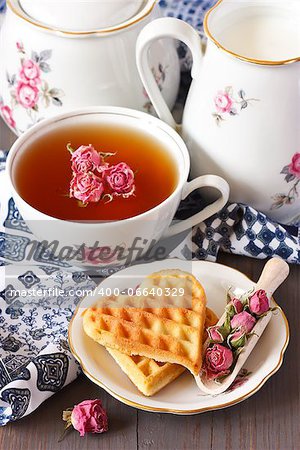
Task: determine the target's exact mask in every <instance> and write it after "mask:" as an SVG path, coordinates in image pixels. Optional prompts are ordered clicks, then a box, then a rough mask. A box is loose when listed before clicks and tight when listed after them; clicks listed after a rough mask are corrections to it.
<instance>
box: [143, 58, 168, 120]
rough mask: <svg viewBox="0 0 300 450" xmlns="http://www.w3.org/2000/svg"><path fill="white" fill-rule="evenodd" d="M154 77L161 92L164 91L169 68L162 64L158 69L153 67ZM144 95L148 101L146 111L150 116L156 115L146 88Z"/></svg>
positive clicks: (145, 104) (145, 105)
mask: <svg viewBox="0 0 300 450" xmlns="http://www.w3.org/2000/svg"><path fill="white" fill-rule="evenodd" d="M151 71H152V73H153V76H154V78H155V81H156V83H157V86H158V88H159V90H160V91H162V90H163V85H164V82H165V79H166V72H167V67H163V65H162V64H158V67H157V69H155V68H154V67H152V69H151ZM143 95H144V97H145V98H146V99H147V101H146V103H144V105H143V108H144V110H145V111H146V112H147V113H148V114H153V113H154V109H153V105H152V103H151V101H150V99H149V96H148V94H147V91H146V89H145V88H143Z"/></svg>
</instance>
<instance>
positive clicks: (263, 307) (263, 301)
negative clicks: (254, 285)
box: [249, 289, 270, 316]
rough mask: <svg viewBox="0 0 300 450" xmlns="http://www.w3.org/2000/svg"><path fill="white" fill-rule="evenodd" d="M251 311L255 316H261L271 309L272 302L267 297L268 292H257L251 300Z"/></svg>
mask: <svg viewBox="0 0 300 450" xmlns="http://www.w3.org/2000/svg"><path fill="white" fill-rule="evenodd" d="M249 309H250V311H251V312H252V313H253V314H256V315H257V316H260V315H262V314H264V313H266V312H267V311H269V309H270V301H269V299H268V297H267V294H266V291H263V290H262V289H260V290H259V291H256V292H255V293H254V294H253V295H252V296H251V297H250V300H249Z"/></svg>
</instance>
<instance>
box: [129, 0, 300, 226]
mask: <svg viewBox="0 0 300 450" xmlns="http://www.w3.org/2000/svg"><path fill="white" fill-rule="evenodd" d="M299 23H300V2H299V1H297V0H290V1H288V2H278V1H272V0H256V1H255V2H253V1H245V0H234V1H233V0H220V1H219V2H218V3H217V5H215V6H214V8H212V9H211V10H210V11H209V12H208V13H207V15H206V17H205V21H204V29H205V32H206V35H207V37H208V44H207V49H206V54H205V55H204V57H203V54H202V47H201V42H200V38H199V36H198V34H197V32H196V31H195V30H194V29H193V28H192V27H190V26H189V25H188V24H186V23H184V22H182V21H179V20H177V19H171V18H165V19H158V20H157V21H154V22H152V23H151V24H149V25H148V26H146V27H145V28H144V30H143V31H142V32H141V34H140V36H139V39H138V42H137V63H138V68H139V72H140V75H141V78H142V80H143V83H144V86H145V88H146V91H147V93H148V95H149V97H150V98H151V101H152V103H153V105H154V107H155V109H156V111H157V113H158V115H159V117H160V118H161V119H163V120H164V121H166V122H167V123H168V124H170V125H171V126H173V127H176V126H177V125H176V123H175V121H174V119H173V117H172V115H171V113H170V111H169V109H168V107H167V105H166V103H165V102H164V100H163V99H162V97H161V95H160V93H159V91H158V89H157V86H156V83H155V82H154V79H153V76H152V73H151V70H150V68H149V66H148V64H147V52H148V50H149V47H150V44H152V43H153V42H155V41H156V40H157V39H161V38H163V37H173V38H175V39H180V40H181V41H183V42H184V43H186V44H187V45H188V46H189V47H190V49H191V52H192V56H193V68H192V77H193V81H192V85H191V88H190V91H189V95H188V98H187V102H186V106H185V110H184V115H183V123H182V129H181V131H182V135H183V138H184V139H185V140H186V143H187V145H188V148H189V151H190V155H191V170H192V176H198V175H201V174H202V173H213V174H218V175H220V176H222V177H223V178H225V179H226V180H227V181H228V182H229V184H230V192H231V196H230V198H231V201H234V202H242V203H246V204H250V205H252V206H254V207H256V208H257V209H258V210H261V211H263V212H264V213H266V214H267V215H269V216H270V217H271V218H274V219H276V220H277V221H280V222H282V223H285V224H293V223H300V184H299V183H300V126H299V124H300V89H299V86H300V27H299ZM251 226H252V225H251V224H249V227H251ZM253 233H254V232H253ZM254 234H255V233H254Z"/></svg>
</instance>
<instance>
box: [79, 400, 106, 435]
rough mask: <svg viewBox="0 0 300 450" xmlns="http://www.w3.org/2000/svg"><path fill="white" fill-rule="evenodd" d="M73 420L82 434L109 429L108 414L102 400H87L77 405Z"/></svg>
mask: <svg viewBox="0 0 300 450" xmlns="http://www.w3.org/2000/svg"><path fill="white" fill-rule="evenodd" d="M71 422H72V425H73V427H74V428H75V430H77V431H79V433H80V436H84V435H85V433H103V432H104V431H107V430H108V420H107V414H106V411H105V409H103V408H102V403H101V401H100V400H85V401H83V402H81V403H79V404H78V405H75V406H74V408H73V411H72V414H71Z"/></svg>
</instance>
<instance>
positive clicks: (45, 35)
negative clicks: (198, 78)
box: [0, 0, 180, 135]
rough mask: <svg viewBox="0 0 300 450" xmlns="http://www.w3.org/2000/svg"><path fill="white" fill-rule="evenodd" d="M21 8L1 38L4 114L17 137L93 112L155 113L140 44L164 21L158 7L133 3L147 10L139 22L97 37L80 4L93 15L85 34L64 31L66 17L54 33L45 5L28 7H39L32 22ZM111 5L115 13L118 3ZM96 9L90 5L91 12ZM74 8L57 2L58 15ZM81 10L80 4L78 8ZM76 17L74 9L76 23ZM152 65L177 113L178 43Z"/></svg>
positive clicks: (163, 46)
mask: <svg viewBox="0 0 300 450" xmlns="http://www.w3.org/2000/svg"><path fill="white" fill-rule="evenodd" d="M19 1H21V0H8V1H7V12H6V15H5V19H4V22H3V25H2V27H1V31H0V54H1V64H0V114H1V115H2V117H3V119H4V120H5V122H6V123H7V125H9V126H10V128H11V129H12V130H13V131H14V132H15V133H16V134H17V135H20V134H21V133H22V132H24V131H26V130H27V129H28V128H29V127H30V126H32V125H34V124H35V123H37V122H39V121H40V120H42V119H45V118H48V117H52V116H54V115H56V114H59V113H61V112H64V111H69V110H72V109H76V108H81V107H86V106H101V105H114V106H124V107H129V108H134V109H139V110H142V111H146V112H151V111H152V105H151V102H150V100H149V97H148V95H147V93H146V91H145V89H144V88H143V85H142V83H141V80H140V78H139V75H138V71H137V68H136V62H135V44H136V40H137V36H138V34H139V32H140V31H141V29H142V28H143V26H145V25H146V24H147V23H149V22H151V21H152V20H153V19H155V18H157V17H159V16H160V9H159V6H158V5H157V4H156V0H143V1H141V2H140V1H139V0H136V1H132V2H129V6H130V3H133V6H134V5H135V6H136V5H137V3H140V4H141V5H140V7H138V9H137V11H136V12H135V13H134V14H133V15H131V16H130V14H131V12H130V11H129V12H128V11H127V12H126V15H125V16H124V20H122V21H120V22H118V23H115V24H114V25H111V26H106V27H100V28H97V29H95V27H94V26H93V27H91V25H93V24H92V23H91V21H93V19H94V18H95V14H93V8H92V9H91V8H88V7H87V6H86V7H84V6H85V4H84V3H82V2H80V3H79V4H78V2H77V3H76V5H77V6H78V8H79V7H80V8H82V7H84V11H85V13H84V14H82V15H81V17H80V18H81V27H80V29H76V28H75V29H74V27H72V29H69V28H64V25H66V24H65V21H64V20H63V18H64V17H65V14H59V15H58V16H59V17H60V20H58V18H59V17H56V25H55V26H54V25H53V22H52V20H54V19H51V17H52V16H49V15H48V14H47V8H40V9H38V11H36V7H38V8H39V3H40V2H37V1H35V2H25V3H26V5H25V6H26V7H27V8H28V7H29V3H30V4H31V9H30V12H31V13H32V14H33V16H32V15H29V14H28V13H27V12H26V11H25V10H24V9H23V8H22V6H21V4H20V2H19ZM116 1H117V0H116ZM118 2H119V1H117V3H118ZM23 3H24V2H23ZM48 3H49V4H50V3H51V2H48ZM104 3H105V2H104ZM107 3H108V4H111V6H114V5H115V2H114V1H113V2H107ZM119 3H122V2H121V1H120V2H119ZM123 3H124V4H126V7H127V6H128V4H127V2H123ZM95 4H96V3H95V2H90V3H89V6H93V7H94V6H95ZM68 5H69V7H71V3H70V1H68V2H67V1H66V0H65V1H64V2H57V3H56V6H55V5H53V11H54V10H55V11H56V9H57V8H58V9H59V8H64V7H65V8H67V6H68ZM76 5H75V3H74V2H73V3H72V8H73V7H74V8H75V6H76ZM101 5H102V3H101ZM25 6H24V7H25ZM77 6H76V8H77ZM98 6H99V4H98ZM55 8H56V9H55ZM99 9H100V6H99ZM119 11H120V9H119ZM73 13H74V14H73ZM128 13H129V16H130V17H128ZM34 14H36V15H37V18H36V17H34ZM43 14H44V17H42V15H43ZM75 16H76V14H75V12H74V11H73V9H72V14H70V18H71V17H72V18H73V19H74V17H75ZM125 17H126V18H125ZM127 17H128V18H127ZM49 21H50V22H51V23H50V22H49ZM89 27H91V28H89ZM150 64H151V69H152V71H153V74H154V76H155V78H156V81H157V83H158V85H159V88H160V90H161V92H162V94H163V96H164V98H165V100H166V102H167V104H168V105H169V107H172V105H173V104H174V102H175V99H176V96H177V92H178V86H179V76H180V71H179V60H178V56H177V52H176V48H175V43H174V42H173V41H172V40H167V41H166V40H164V41H161V42H157V43H156V44H155V45H154V46H153V48H152V49H151V55H150Z"/></svg>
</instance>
